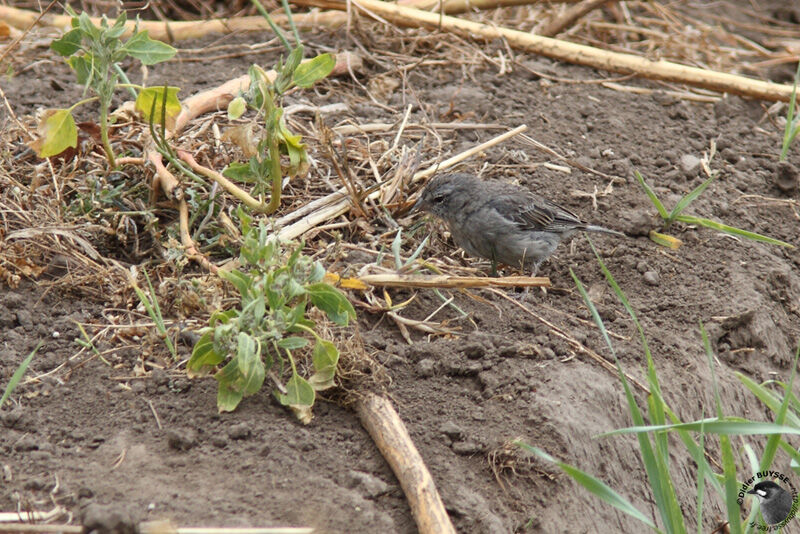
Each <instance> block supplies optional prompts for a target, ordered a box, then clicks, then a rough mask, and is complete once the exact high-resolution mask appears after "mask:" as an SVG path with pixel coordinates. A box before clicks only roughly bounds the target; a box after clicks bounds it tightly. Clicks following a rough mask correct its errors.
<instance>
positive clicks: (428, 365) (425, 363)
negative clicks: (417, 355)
mask: <svg viewBox="0 0 800 534" xmlns="http://www.w3.org/2000/svg"><path fill="white" fill-rule="evenodd" d="M435 368H436V362H435V361H433V360H432V359H431V358H425V359H424V360H420V361H419V362H418V363H417V373H418V374H419V376H421V377H423V378H428V377H431V376H433V373H434V370H435Z"/></svg>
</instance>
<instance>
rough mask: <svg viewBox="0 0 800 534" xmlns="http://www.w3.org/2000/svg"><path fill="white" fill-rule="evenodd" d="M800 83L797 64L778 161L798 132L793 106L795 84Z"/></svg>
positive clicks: (795, 90)
mask: <svg viewBox="0 0 800 534" xmlns="http://www.w3.org/2000/svg"><path fill="white" fill-rule="evenodd" d="M798 83H800V62H798V63H797V71H796V72H795V73H794V85H793V86H792V96H791V97H790V98H789V111H787V112H786V127H785V128H784V130H783V145H782V146H781V157H780V161H783V160H785V159H786V155H787V154H788V153H789V146H791V144H792V141H793V140H794V138H795V136H796V135H797V133H798V132H800V126H798V127H797V128H795V125H794V122H795V120H794V106H795V102H796V101H797V84H798Z"/></svg>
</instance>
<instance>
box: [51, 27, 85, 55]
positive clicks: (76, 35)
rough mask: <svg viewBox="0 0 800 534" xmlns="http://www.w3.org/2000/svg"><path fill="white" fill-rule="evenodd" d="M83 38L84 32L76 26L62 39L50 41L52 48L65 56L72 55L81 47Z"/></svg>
mask: <svg viewBox="0 0 800 534" xmlns="http://www.w3.org/2000/svg"><path fill="white" fill-rule="evenodd" d="M82 40H83V32H82V31H81V30H79V29H78V28H76V29H74V30H70V31H68V32H67V33H65V34H64V35H62V36H61V39H56V40H54V41H53V42H52V43H50V48H51V49H52V50H53V51H54V52H56V53H57V54H60V55H62V56H64V57H67V56H71V55H72V54H74V53H75V52H77V51H78V50H80V49H81V41H82Z"/></svg>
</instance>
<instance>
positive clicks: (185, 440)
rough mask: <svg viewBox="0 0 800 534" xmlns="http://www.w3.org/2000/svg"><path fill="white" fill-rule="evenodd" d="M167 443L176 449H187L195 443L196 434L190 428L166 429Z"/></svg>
mask: <svg viewBox="0 0 800 534" xmlns="http://www.w3.org/2000/svg"><path fill="white" fill-rule="evenodd" d="M167 444H168V445H169V447H170V448H171V449H175V450H176V451H188V450H189V449H191V448H192V447H194V446H195V445H196V444H197V435H196V434H195V433H194V430H191V429H188V428H187V429H174V428H173V429H170V430H167Z"/></svg>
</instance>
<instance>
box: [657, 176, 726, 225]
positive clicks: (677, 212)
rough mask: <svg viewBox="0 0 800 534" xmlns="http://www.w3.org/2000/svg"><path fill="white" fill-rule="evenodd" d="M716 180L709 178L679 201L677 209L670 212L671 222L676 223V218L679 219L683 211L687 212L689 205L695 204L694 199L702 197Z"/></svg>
mask: <svg viewBox="0 0 800 534" xmlns="http://www.w3.org/2000/svg"><path fill="white" fill-rule="evenodd" d="M714 178H715V177H714V176H712V177H711V178H709V179H708V180H706V181H705V182H703V183H702V184H700V185H698V186H697V187H695V188H694V189H693V190H692V191H691V192H689V193H688V194H687V195H684V197H683V198H682V199H680V201H679V202H678V203H677V204H675V207H674V208H672V211H671V212H670V214H669V217H668V219H669V220H670V221H674V220H675V217H677V216H678V215H680V214H681V212H682V211H683V210H685V209H686V207H687V206H688V205H689V204H691V203H692V202H694V199H696V198H697V197H699V196H700V195H701V194H702V193H703V191H705V190H706V188H707V187H708V186H709V185H711V182H713V181H714Z"/></svg>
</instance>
